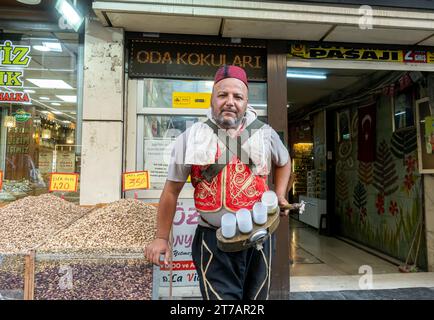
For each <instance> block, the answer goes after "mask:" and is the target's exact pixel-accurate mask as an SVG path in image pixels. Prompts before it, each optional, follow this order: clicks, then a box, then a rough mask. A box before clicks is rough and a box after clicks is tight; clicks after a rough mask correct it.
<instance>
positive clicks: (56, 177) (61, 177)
mask: <svg viewBox="0 0 434 320" xmlns="http://www.w3.org/2000/svg"><path fill="white" fill-rule="evenodd" d="M77 187H78V173H58V172H52V173H51V175H50V186H49V189H48V190H49V191H50V192H53V191H60V192H76V191H77Z"/></svg>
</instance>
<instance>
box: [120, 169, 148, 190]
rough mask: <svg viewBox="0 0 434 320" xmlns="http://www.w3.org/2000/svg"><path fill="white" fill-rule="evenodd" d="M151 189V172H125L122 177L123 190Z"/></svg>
mask: <svg viewBox="0 0 434 320" xmlns="http://www.w3.org/2000/svg"><path fill="white" fill-rule="evenodd" d="M140 189H149V171H135V172H125V173H124V174H123V175H122V190H123V191H129V190H140Z"/></svg>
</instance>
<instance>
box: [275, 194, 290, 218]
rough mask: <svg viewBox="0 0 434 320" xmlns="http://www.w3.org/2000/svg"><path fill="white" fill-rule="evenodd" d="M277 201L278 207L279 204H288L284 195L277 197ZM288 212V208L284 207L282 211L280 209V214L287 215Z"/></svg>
mask: <svg viewBox="0 0 434 320" xmlns="http://www.w3.org/2000/svg"><path fill="white" fill-rule="evenodd" d="M277 201H278V203H279V207H281V206H289V202H288V200H286V199H285V197H277ZM288 214H289V209H285V210H283V211H280V215H281V216H285V217H286V216H287V215H288Z"/></svg>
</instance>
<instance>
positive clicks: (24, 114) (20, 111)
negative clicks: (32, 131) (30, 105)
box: [14, 109, 32, 122]
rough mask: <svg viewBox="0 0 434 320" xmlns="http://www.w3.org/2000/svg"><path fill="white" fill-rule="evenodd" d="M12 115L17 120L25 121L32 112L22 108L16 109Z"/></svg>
mask: <svg viewBox="0 0 434 320" xmlns="http://www.w3.org/2000/svg"><path fill="white" fill-rule="evenodd" d="M14 117H15V120H16V121H17V122H26V121H27V120H29V119H30V118H31V117H32V114H31V113H28V112H26V111H25V110H23V109H18V110H17V112H15V114H14Z"/></svg>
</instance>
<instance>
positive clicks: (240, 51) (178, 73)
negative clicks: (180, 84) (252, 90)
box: [129, 39, 267, 81]
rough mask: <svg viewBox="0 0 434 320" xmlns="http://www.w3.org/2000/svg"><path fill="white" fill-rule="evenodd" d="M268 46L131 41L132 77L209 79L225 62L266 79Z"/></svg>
mask: <svg viewBox="0 0 434 320" xmlns="http://www.w3.org/2000/svg"><path fill="white" fill-rule="evenodd" d="M266 56H267V51H266V48H265V46H259V45H247V44H246V45H244V44H216V43H206V42H195V41H191V42H188V41H176V42H175V41H157V40H146V39H137V40H131V48H130V57H129V66H130V69H129V76H130V77H132V78H142V77H156V78H166V77H171V78H191V79H198V78H202V79H203V78H208V79H212V78H213V77H214V74H215V72H216V70H217V69H218V68H219V67H220V66H222V65H224V64H228V65H236V66H240V67H243V68H244V69H245V70H246V73H247V76H248V78H249V80H252V81H255V80H256V81H264V80H265V79H266V75H267V72H266Z"/></svg>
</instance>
